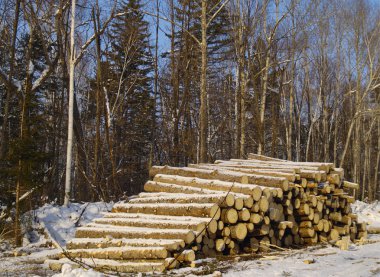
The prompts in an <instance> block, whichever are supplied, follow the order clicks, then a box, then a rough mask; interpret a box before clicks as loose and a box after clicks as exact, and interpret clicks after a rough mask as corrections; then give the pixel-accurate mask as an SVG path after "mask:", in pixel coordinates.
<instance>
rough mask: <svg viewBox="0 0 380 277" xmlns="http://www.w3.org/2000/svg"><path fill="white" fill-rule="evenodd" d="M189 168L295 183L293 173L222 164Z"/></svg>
mask: <svg viewBox="0 0 380 277" xmlns="http://www.w3.org/2000/svg"><path fill="white" fill-rule="evenodd" d="M189 167H193V168H202V169H209V170H215V169H219V170H230V171H237V172H243V173H248V174H256V175H264V176H270V177H281V178H286V179H287V180H288V181H289V182H294V181H296V174H295V173H294V171H293V172H292V173H288V172H277V171H273V170H266V169H254V168H241V167H240V166H234V167H232V166H223V164H204V165H203V164H201V165H199V164H189Z"/></svg>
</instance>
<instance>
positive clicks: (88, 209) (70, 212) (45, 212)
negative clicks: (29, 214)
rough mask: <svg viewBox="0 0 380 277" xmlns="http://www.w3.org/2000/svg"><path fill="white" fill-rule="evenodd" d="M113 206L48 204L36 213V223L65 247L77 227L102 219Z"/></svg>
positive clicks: (101, 203)
mask: <svg viewBox="0 0 380 277" xmlns="http://www.w3.org/2000/svg"><path fill="white" fill-rule="evenodd" d="M112 206H113V203H104V202H95V203H85V204H80V203H71V204H70V206H69V207H64V206H58V205H55V204H46V205H44V206H43V207H41V208H39V209H37V210H35V211H34V216H35V222H36V223H37V224H40V225H41V226H42V227H44V228H46V229H47V230H48V232H49V233H50V235H51V236H52V238H53V239H54V240H55V241H56V242H57V243H58V244H59V245H61V246H65V245H66V243H67V241H68V240H70V239H72V238H73V237H74V235H75V231H76V229H77V227H80V226H83V225H85V224H87V223H89V222H91V221H92V220H93V219H95V218H99V217H102V216H103V213H104V212H109V211H110V210H111V209H112ZM82 212H83V214H82ZM81 214H82V215H81ZM78 220H79V222H78V224H77V226H76V223H77V221H78Z"/></svg>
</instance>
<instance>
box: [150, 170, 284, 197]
mask: <svg viewBox="0 0 380 277" xmlns="http://www.w3.org/2000/svg"><path fill="white" fill-rule="evenodd" d="M149 174H150V176H155V175H157V174H166V175H180V176H184V177H197V178H202V179H211V180H212V179H218V180H222V181H228V182H238V183H241V184H256V185H261V186H269V187H278V188H282V189H283V190H285V191H287V190H288V188H289V182H288V180H286V178H283V177H270V176H264V175H258V174H246V173H240V172H234V171H230V170H208V169H198V168H191V167H181V168H177V167H169V166H153V167H152V168H151V169H150V171H149Z"/></svg>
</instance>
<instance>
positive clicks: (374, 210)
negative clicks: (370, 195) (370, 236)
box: [351, 200, 380, 227]
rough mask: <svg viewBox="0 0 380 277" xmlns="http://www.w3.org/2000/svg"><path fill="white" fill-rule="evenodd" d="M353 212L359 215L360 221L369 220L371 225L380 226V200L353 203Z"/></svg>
mask: <svg viewBox="0 0 380 277" xmlns="http://www.w3.org/2000/svg"><path fill="white" fill-rule="evenodd" d="M351 207H352V212H353V213H355V214H357V215H358V221H359V222H367V223H368V224H369V225H371V226H376V227H380V202H379V201H377V200H376V201H374V202H373V203H371V204H368V203H365V202H362V201H356V202H355V203H354V204H352V206H351Z"/></svg>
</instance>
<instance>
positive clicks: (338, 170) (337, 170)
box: [330, 168, 344, 179]
mask: <svg viewBox="0 0 380 277" xmlns="http://www.w3.org/2000/svg"><path fill="white" fill-rule="evenodd" d="M330 173H331V174H338V175H339V177H340V179H343V178H344V169H343V168H334V169H332V170H330Z"/></svg>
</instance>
